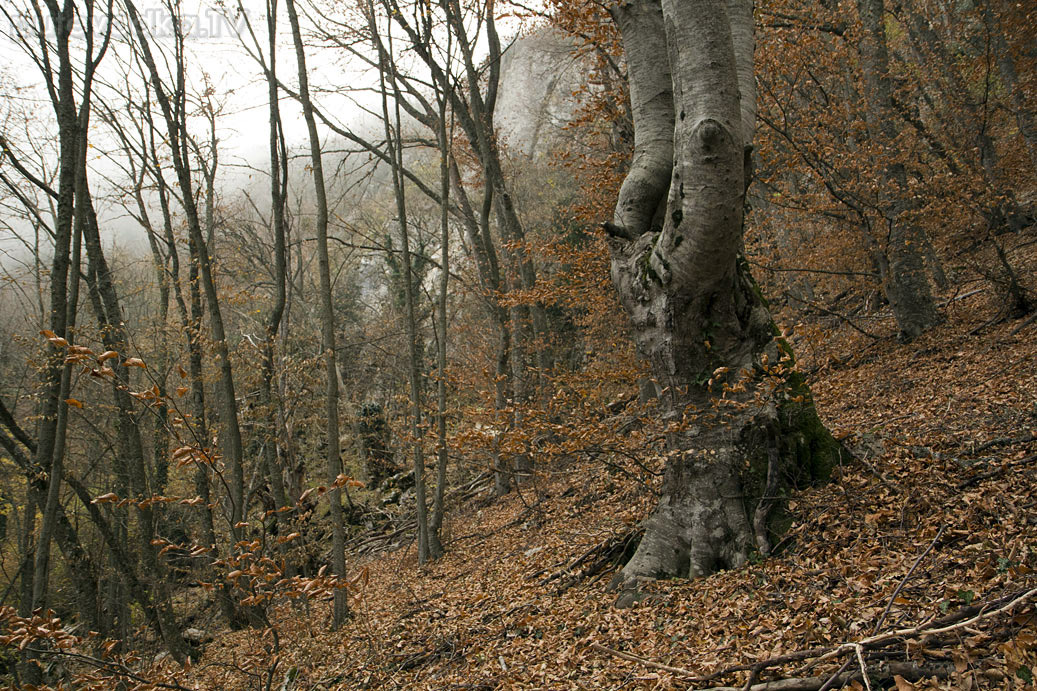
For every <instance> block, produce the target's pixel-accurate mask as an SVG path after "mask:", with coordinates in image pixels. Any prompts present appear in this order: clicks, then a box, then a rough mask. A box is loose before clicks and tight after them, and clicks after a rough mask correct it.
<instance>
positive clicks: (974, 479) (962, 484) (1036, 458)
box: [958, 453, 1037, 490]
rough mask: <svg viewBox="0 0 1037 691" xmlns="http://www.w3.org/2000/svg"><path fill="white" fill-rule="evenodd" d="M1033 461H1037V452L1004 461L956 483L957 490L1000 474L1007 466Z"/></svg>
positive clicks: (1011, 466) (1012, 466)
mask: <svg viewBox="0 0 1037 691" xmlns="http://www.w3.org/2000/svg"><path fill="white" fill-rule="evenodd" d="M1034 461H1037V453H1035V454H1030V455H1029V456H1027V457H1025V458H1020V459H1019V460H1017V461H1011V462H1010V463H1005V464H1004V465H1001V466H999V467H997V468H994V469H993V470H988V471H987V472H985V473H980V474H979V475H973V476H972V477H970V478H969V479H968V480H963V481H961V482H959V483H958V489H959V490H962V489H968V488H969V487H972V486H973V485H978V484H979V483H981V482H983V481H984V480H989V479H990V478H992V477H997V476H998V475H1000V474H1002V473H1003V472H1005V471H1006V470H1008V469H1009V468H1014V467H1015V466H1017V465H1026V464H1027V463H1033V462H1034Z"/></svg>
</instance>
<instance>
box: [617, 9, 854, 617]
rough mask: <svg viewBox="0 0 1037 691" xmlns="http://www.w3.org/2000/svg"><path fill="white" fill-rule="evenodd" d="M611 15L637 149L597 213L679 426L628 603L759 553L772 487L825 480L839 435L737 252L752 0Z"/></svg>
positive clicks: (749, 110) (775, 520)
mask: <svg viewBox="0 0 1037 691" xmlns="http://www.w3.org/2000/svg"><path fill="white" fill-rule="evenodd" d="M613 17H614V18H615V19H616V21H617V23H618V24H619V26H620V29H621V31H622V33H623V41H624V47H625V49H626V52H627V60H628V69H629V75H630V81H631V99H632V107H633V112H634V126H635V130H634V132H635V135H634V136H635V152H634V164H633V167H632V169H631V173H630V177H628V179H627V181H626V182H625V183H624V185H623V187H622V189H621V192H620V198H619V201H618V203H617V206H616V214H615V218H614V221H613V223H609V224H606V232H607V233H608V235H609V245H610V251H611V253H612V278H613V282H614V284H615V285H616V288H617V290H618V292H619V295H620V299H621V301H622V303H623V306H624V307H625V308H626V310H627V312H628V313H629V315H630V317H631V321H632V323H633V327H634V333H635V337H636V340H637V345H638V349H639V351H640V352H641V353H642V355H644V356H645V357H646V358H648V360H649V361H650V363H651V366H652V372H653V374H654V376H655V377H656V379H657V381H658V383H659V385H660V386H661V387H662V388H663V403H664V406H665V409H666V411H667V413H666V414H667V416H668V417H669V418H670V419H671V420H672V421H673V422H674V423H680V424H679V431H676V432H673V433H671V434H670V435H669V437H668V439H667V442H668V446H669V448H670V451H671V453H670V459H669V461H668V464H667V468H666V476H665V481H664V486H663V496H662V499H661V501H660V503H659V506H658V507H657V509H656V511H655V512H654V514H653V515H652V516H651V517H650V518H649V519H648V520H647V522H646V525H645V528H646V532H645V537H644V538H643V540H642V541H641V543H640V545H639V547H638V549H637V552H636V553H635V555H634V557H633V558H632V559H631V561H630V562H629V563H628V564H627V565H626V566H625V567H624V569H623V570H622V571H621V572H620V573H619V574H618V575H617V576H616V578H615V579H614V581H613V587H616V588H619V589H621V590H623V593H622V594H621V596H620V598H619V601H618V604H620V605H626V604H629V603H630V602H632V601H633V600H635V599H636V598H637V594H636V593H637V586H638V583H639V582H641V581H642V580H644V579H649V578H659V577H665V576H681V577H687V576H704V575H708V574H710V573H712V572H714V571H716V570H718V569H723V568H734V567H737V566H740V565H741V564H742V563H744V562H745V560H746V558H747V557H748V555H749V554H750V552H751V551H752V550H754V549H759V550H760V551H761V552H763V553H768V552H769V551H770V543H771V538H772V537H773V536H774V535H775V534H777V533H778V532H780V530H781V528H782V525H781V524H782V522H783V521H782V520H781V519H782V516H783V513H782V512H781V511H780V510H777V511H776V510H775V509H776V508H780V507H779V503H780V498H781V496H783V495H784V493H785V492H786V490H787V488H788V487H790V486H793V485H798V484H800V483H802V482H803V481H805V480H807V481H812V480H820V479H823V478H824V477H826V476H827V474H828V472H829V470H830V468H831V465H832V463H834V462H835V461H836V460H837V458H838V456H839V454H840V453H841V447H840V446H839V445H838V443H837V442H835V441H834V440H833V439H832V437H831V435H830V434H829V433H828V431H827V430H826V429H825V428H824V426H823V425H822V424H821V423H820V421H819V420H818V418H817V413H816V412H815V410H814V407H813V404H812V402H811V400H810V393H809V390H808V389H807V387H806V386H805V384H804V383H803V382H802V380H801V379H800V378H799V377H798V375H797V374H796V373H794V372H793V371H792V369H791V366H792V354H791V351H790V350H789V347H788V345H787V344H786V343H785V342H784V341H783V340H782V339H781V338H780V336H779V335H778V331H777V329H776V328H775V326H774V322H773V320H772V319H771V316H770V313H769V311H768V309H767V305H766V302H765V301H764V299H763V297H762V295H761V294H760V291H759V288H758V287H757V286H756V284H755V282H754V281H753V279H752V276H751V275H750V274H749V270H748V264H747V263H746V262H745V261H744V259H742V258H741V249H742V207H743V198H744V192H745V188H746V175H747V172H746V170H747V162H748V151H749V143H750V142H751V140H752V129H753V126H754V121H755V90H754V84H753V79H752V69H751V55H752V39H751V12H750V11H749V5H748V3H747V2H742V0H731V1H730V2H727V3H725V2H722V1H714V2H694V3H688V2H679V1H678V0H663V2H662V3H661V4H660V3H659V2H658V0H655V1H653V0H635V2H631V3H624V4H622V5H619V6H616V7H614V8H613ZM662 45H666V46H668V48H669V55H668V56H667V54H666V53H663V52H662V51H660V50H659V46H662ZM667 57H669V60H668V61H667ZM667 68H669V69H670V70H671V72H668V71H667ZM666 74H669V76H668V77H667V78H666V79H661V78H660V75H666ZM664 82H669V83H664Z"/></svg>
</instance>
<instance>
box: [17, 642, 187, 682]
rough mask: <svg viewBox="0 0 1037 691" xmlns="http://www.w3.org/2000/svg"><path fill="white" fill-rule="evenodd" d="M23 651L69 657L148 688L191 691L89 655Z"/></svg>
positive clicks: (43, 650)
mask: <svg viewBox="0 0 1037 691" xmlns="http://www.w3.org/2000/svg"><path fill="white" fill-rule="evenodd" d="M25 649H26V650H28V651H30V652H33V653H36V654H38V655H59V656H62V657H70V658H72V659H73V660H79V661H81V662H85V663H87V664H90V665H93V666H94V667H97V668H98V669H105V670H108V671H110V672H112V673H113V674H118V675H119V676H123V677H126V678H127V679H132V680H133V681H138V682H140V683H142V684H146V685H148V686H154V687H157V688H160V689H175V690H176V691H191V689H189V688H188V687H186V686H180V684H166V683H163V682H160V681H152V680H151V679H147V678H145V677H142V676H140V675H138V674H134V673H133V672H132V671H130V669H129V668H128V667H126V666H125V665H122V664H119V663H118V662H108V661H106V660H101V659H98V658H96V657H91V656H89V655H83V654H81V653H71V652H69V651H67V650H46V649H45V648H33V647H26V648H25Z"/></svg>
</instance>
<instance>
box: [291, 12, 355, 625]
mask: <svg viewBox="0 0 1037 691" xmlns="http://www.w3.org/2000/svg"><path fill="white" fill-rule="evenodd" d="M285 6H286V8H287V10H288V21H289V23H290V24H291V28H292V41H293V43H294V44H295V59H296V64H297V65H298V74H299V102H300V104H301V105H302V110H303V118H304V119H305V120H306V132H307V135H308V137H309V144H310V172H311V174H312V177H313V191H314V196H315V198H316V202H317V224H316V225H317V227H316V231H317V263H318V265H319V267H320V301H321V348H322V350H323V351H324V363H325V366H326V370H327V373H326V389H325V398H324V400H325V411H324V413H325V415H326V416H327V420H326V425H327V427H326V431H327V437H328V438H327V480H328V486H329V488H330V491H329V492H328V501H329V503H330V507H331V511H330V516H331V536H332V537H331V540H332V544H331V570H332V572H333V574H334V575H335V576H336V577H338V578H341V579H344V578H345V577H346V547H345V545H346V537H345V526H344V525H343V517H342V496H341V495H342V491H341V489H340V486H341V485H340V483H339V481H338V477H339V475H340V474H341V473H342V457H341V452H340V450H339V424H338V398H339V390H338V367H337V365H336V356H335V306H334V302H333V300H332V295H331V266H330V262H329V259H328V198H327V191H326V188H325V184H324V166H323V163H322V161H321V151H320V135H319V134H318V132H317V119H316V117H315V116H314V114H313V102H312V101H311V100H310V88H309V77H308V75H307V72H306V50H305V47H304V46H303V42H302V32H301V31H300V29H299V16H298V14H297V13H296V9H295V0H286V2H285ZM346 597H347V591H346V590H345V588H336V590H335V601H334V605H333V608H332V626H333V628H338V627H339V626H341V625H342V624H343V622H345V620H346V617H347V616H348V615H349V604H348V601H347V599H346Z"/></svg>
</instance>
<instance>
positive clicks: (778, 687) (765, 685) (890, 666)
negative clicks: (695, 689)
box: [704, 662, 954, 691]
mask: <svg viewBox="0 0 1037 691" xmlns="http://www.w3.org/2000/svg"><path fill="white" fill-rule="evenodd" d="M953 672H954V666H953V665H951V664H941V665H933V666H919V665H914V664H912V663H910V662H887V663H883V664H880V665H874V666H872V667H868V668H866V671H865V673H864V674H863V675H862V674H861V672H858V671H856V670H854V671H853V672H849V673H843V672H841V673H840V676H839V677H838V678H837V679H836V681H835V684H836V685H837V686H839V687H842V686H845V685H846V684H849V683H850V682H852V681H855V680H858V679H862V678H863V680H868V679H875V680H876V681H882V682H888V681H890V680H892V679H893V678H894V677H898V676H899V677H903V678H904V679H906V680H908V681H918V680H919V679H923V678H929V677H937V678H939V679H946V678H948V677H949V676H950V675H951V674H952V673H953ZM825 679H826V678H825V677H791V678H788V679H777V680H775V681H764V682H760V683H758V684H753V685H752V686H750V687H749V689H748V691H821V689H824V688H825V686H824V684H825V683H826V681H825ZM864 683H865V684H868V683H869V682H868V681H865V682H864ZM829 688H831V687H829ZM869 688H870V687H869ZM704 691H745V689H744V688H743V687H738V686H714V687H712V688H709V689H705V690H704Z"/></svg>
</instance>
